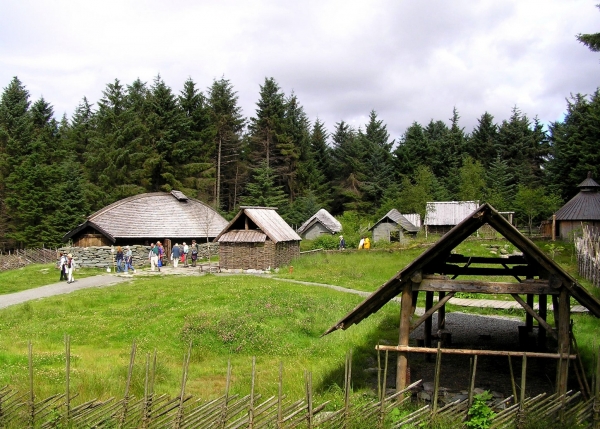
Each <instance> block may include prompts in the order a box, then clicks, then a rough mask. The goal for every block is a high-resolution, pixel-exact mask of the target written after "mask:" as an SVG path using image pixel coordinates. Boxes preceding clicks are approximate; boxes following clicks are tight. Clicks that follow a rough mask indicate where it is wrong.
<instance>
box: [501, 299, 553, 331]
mask: <svg viewBox="0 0 600 429" xmlns="http://www.w3.org/2000/svg"><path fill="white" fill-rule="evenodd" d="M511 295H512V297H513V298H514V299H515V301H517V302H518V303H519V304H521V307H523V308H524V309H525V311H526V312H527V314H530V315H531V316H532V317H533V318H534V319H535V320H537V321H538V323H539V324H540V326H541V327H543V328H544V329H545V330H546V332H548V333H550V335H552V336H553V337H554V338H556V339H558V336H557V335H556V332H554V329H552V326H550V325H549V324H548V323H546V321H545V320H544V319H542V318H541V317H540V316H539V315H538V314H537V313H536V312H535V310H534V309H533V308H531V307H530V306H529V304H527V303H526V302H525V301H523V298H521V297H520V296H519V295H517V294H516V293H513V294H511Z"/></svg>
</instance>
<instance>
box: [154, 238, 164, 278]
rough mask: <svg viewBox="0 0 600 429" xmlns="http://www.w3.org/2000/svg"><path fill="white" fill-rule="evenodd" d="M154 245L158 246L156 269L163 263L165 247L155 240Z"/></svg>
mask: <svg viewBox="0 0 600 429" xmlns="http://www.w3.org/2000/svg"><path fill="white" fill-rule="evenodd" d="M156 247H157V248H158V264H157V265H158V271H160V268H161V267H162V266H163V265H165V248H164V247H163V245H162V243H161V242H160V241H157V242H156Z"/></svg>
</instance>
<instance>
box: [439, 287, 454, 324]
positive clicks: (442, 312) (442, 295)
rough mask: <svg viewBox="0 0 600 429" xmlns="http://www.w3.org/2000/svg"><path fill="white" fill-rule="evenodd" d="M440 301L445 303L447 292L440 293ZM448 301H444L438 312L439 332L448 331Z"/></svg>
mask: <svg viewBox="0 0 600 429" xmlns="http://www.w3.org/2000/svg"><path fill="white" fill-rule="evenodd" d="M438 295H439V298H438V300H439V301H444V298H445V297H446V292H439V294H438ZM452 296H454V293H453V294H452ZM445 302H446V301H444V304H443V305H442V306H441V307H440V309H439V310H438V330H441V329H446V304H445Z"/></svg>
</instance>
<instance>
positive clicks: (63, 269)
mask: <svg viewBox="0 0 600 429" xmlns="http://www.w3.org/2000/svg"><path fill="white" fill-rule="evenodd" d="M58 269H59V270H60V280H59V281H63V280H67V255H66V254H65V252H60V259H59V260H58Z"/></svg>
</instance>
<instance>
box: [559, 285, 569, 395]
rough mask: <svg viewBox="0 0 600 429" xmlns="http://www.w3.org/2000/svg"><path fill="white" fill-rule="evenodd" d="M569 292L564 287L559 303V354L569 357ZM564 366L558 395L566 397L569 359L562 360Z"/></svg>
mask: <svg viewBox="0 0 600 429" xmlns="http://www.w3.org/2000/svg"><path fill="white" fill-rule="evenodd" d="M569 304H570V303H569V292H568V291H567V288H566V287H564V286H563V287H562V288H561V290H560V297H559V301H558V317H559V320H558V353H560V354H561V355H567V354H568V353H569V346H570V344H571V340H570V333H569V328H570V324H571V314H570V310H571V308H570V305H569ZM559 362H561V363H562V365H559V368H558V371H559V373H558V383H557V385H556V393H558V394H559V395H564V394H565V393H567V381H568V375H569V364H568V359H565V360H564V361H563V360H562V359H560V361H559Z"/></svg>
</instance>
